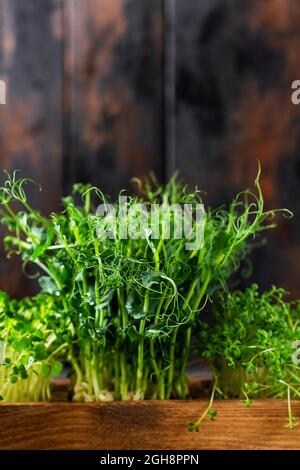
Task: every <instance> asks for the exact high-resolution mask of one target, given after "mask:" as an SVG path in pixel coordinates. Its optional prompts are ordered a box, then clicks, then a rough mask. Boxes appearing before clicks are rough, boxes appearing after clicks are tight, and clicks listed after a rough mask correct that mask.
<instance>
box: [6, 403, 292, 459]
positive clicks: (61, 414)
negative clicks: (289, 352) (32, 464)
mask: <svg viewBox="0 0 300 470" xmlns="http://www.w3.org/2000/svg"><path fill="white" fill-rule="evenodd" d="M206 405H207V402H205V401H197V400H191V401H175V400H174V401H165V402H157V401H156V402H153V401H152V402H151V401H145V402H111V403H102V404H98V403H97V404H96V403H88V404H75V403H37V404H1V405H0V449H34V450H38V449H67V450H73V449H102V450H113V449H123V450H132V449H145V450H147V449H148V450H151V449H152V450H162V449H164V450H173V449H178V450H181V449H183V450H190V449H197V450H201V449H300V426H298V427H297V428H296V429H294V430H289V429H287V428H285V427H284V424H285V423H286V419H287V403H286V401H284V400H258V401H255V402H254V403H253V405H252V407H250V408H247V407H245V405H243V404H242V403H240V402H239V401H237V400H229V401H216V402H215V405H214V409H215V410H216V411H217V412H218V416H217V419H216V421H210V420H206V421H205V423H204V424H203V426H202V428H201V430H200V432H199V433H195V432H194V433H190V432H188V430H187V423H188V421H189V420H195V418H196V417H197V416H199V413H200V412H201V411H203V410H204V409H205V407H206ZM293 413H294V415H296V416H300V401H299V402H297V401H295V402H293Z"/></svg>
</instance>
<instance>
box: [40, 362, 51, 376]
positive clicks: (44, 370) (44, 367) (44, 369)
mask: <svg viewBox="0 0 300 470" xmlns="http://www.w3.org/2000/svg"><path fill="white" fill-rule="evenodd" d="M50 371H51V368H50V367H49V366H48V364H46V363H45V362H42V363H41V367H40V374H41V376H42V377H43V378H46V377H48V376H49V374H50Z"/></svg>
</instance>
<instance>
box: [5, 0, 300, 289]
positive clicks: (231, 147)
mask: <svg viewBox="0 0 300 470" xmlns="http://www.w3.org/2000/svg"><path fill="white" fill-rule="evenodd" d="M299 44H300V2H297V1H295V0H201V1H199V0H0V78H2V79H6V80H7V81H8V104H7V105H6V106H1V107H0V161H1V168H6V169H14V168H18V169H21V170H22V172H23V174H24V175H26V176H31V177H33V178H34V179H36V180H38V181H39V182H41V184H42V185H43V187H44V191H43V193H42V195H41V194H40V193H37V194H33V195H32V196H31V198H32V203H34V204H35V205H36V206H37V207H40V208H41V209H42V210H43V211H44V212H45V213H49V212H50V211H52V210H56V209H58V208H59V201H60V198H61V196H62V195H64V194H66V193H67V192H68V191H69V190H70V188H71V186H72V183H73V182H76V181H83V182H86V181H91V182H92V183H95V184H98V185H100V186H101V188H102V189H103V190H104V191H105V192H106V193H109V194H111V195H112V196H114V195H115V194H116V193H117V191H118V190H119V189H120V188H121V187H123V186H128V184H129V182H130V179H131V177H132V176H143V175H145V174H147V173H148V172H149V170H150V169H152V170H154V171H155V172H156V173H157V175H158V176H159V178H160V179H161V180H162V181H164V180H166V178H167V177H168V175H170V174H171V173H173V172H174V171H175V170H176V169H179V170H180V172H181V176H182V178H183V179H184V180H185V181H186V182H187V183H191V184H193V183H196V184H198V185H199V186H200V187H201V188H203V189H204V190H205V191H207V198H206V201H207V203H209V204H219V203H221V202H224V201H229V200H230V199H231V198H232V197H233V196H234V195H235V193H236V192H237V191H239V190H241V189H243V188H245V187H248V186H249V185H250V184H251V183H252V182H253V180H254V178H255V173H256V170H257V163H256V159H257V158H259V159H260V160H261V163H262V168H263V177H262V184H263V191H264V195H265V198H266V204H267V206H268V207H275V206H276V207H281V206H285V207H289V208H290V209H292V210H293V211H294V213H295V218H294V219H293V220H292V221H285V220H283V221H281V224H280V228H279V229H278V231H277V233H276V234H275V233H274V234H273V235H271V236H270V243H269V245H268V246H267V247H265V248H261V249H259V251H258V252H257V253H256V254H254V256H253V262H254V266H255V267H254V277H255V279H257V280H258V281H259V282H260V283H261V285H262V286H263V287H267V286H269V285H270V284H272V283H276V284H281V285H283V286H284V287H285V288H287V289H288V290H290V291H291V293H292V295H293V296H294V297H295V296H299V295H300V285H299V282H298V279H299V276H300V185H299V180H300V153H299V150H300V107H298V106H294V105H293V104H292V103H291V83H292V81H293V80H296V79H300V53H299V47H300V46H299ZM0 263H1V264H0V288H2V289H7V290H9V291H10V292H11V293H12V294H14V295H18V296H20V295H23V294H24V293H28V292H30V290H31V286H30V284H29V282H27V281H26V280H25V279H24V277H23V276H22V275H21V274H20V273H19V266H18V264H17V262H16V261H12V260H9V261H7V260H6V259H5V258H4V255H3V254H2V255H1V261H0Z"/></svg>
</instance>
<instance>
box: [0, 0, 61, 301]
mask: <svg viewBox="0 0 300 470" xmlns="http://www.w3.org/2000/svg"><path fill="white" fill-rule="evenodd" d="M61 20H62V0H43V1H42V2H41V1H40V0H27V1H26V2H22V1H21V2H20V1H19V0H1V2H0V37H1V41H0V77H1V78H2V79H6V80H7V83H8V96H7V104H6V105H4V106H1V109H0V120H1V122H0V128H1V134H0V169H1V170H2V169H4V168H5V169H7V170H14V169H19V170H21V172H22V173H21V174H22V176H26V177H32V178H33V179H35V180H36V181H38V182H39V183H40V184H41V185H42V186H43V192H42V193H40V192H39V191H37V190H36V191H32V192H31V194H30V197H29V199H30V202H31V203H32V204H33V205H34V206H35V207H36V208H39V209H41V210H42V211H44V212H46V213H49V212H51V211H53V210H56V209H57V208H58V207H59V201H60V197H61V195H62V183H61V177H62V110H63V107H62V93H63V87H62V80H63V74H62V58H63V43H62V30H61ZM1 179H2V175H1ZM1 235H2V232H1ZM3 257H4V255H3V253H1V263H0V288H1V289H5V290H8V291H9V292H10V293H11V294H12V295H18V296H20V295H22V294H24V293H28V290H29V284H28V282H27V281H26V280H24V277H23V276H22V274H21V271H22V270H21V268H20V264H19V263H18V262H17V261H16V262H14V261H8V262H7V261H4V260H3Z"/></svg>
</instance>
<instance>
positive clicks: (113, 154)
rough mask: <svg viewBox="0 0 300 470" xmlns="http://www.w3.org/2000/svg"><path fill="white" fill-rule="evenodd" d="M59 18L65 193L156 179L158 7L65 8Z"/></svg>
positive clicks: (136, 2) (71, 0) (87, 4)
mask: <svg viewBox="0 0 300 470" xmlns="http://www.w3.org/2000/svg"><path fill="white" fill-rule="evenodd" d="M64 18H65V21H64V30H65V32H66V35H65V40H66V43H65V46H66V48H65V51H66V54H65V77H66V83H65V106H66V112H67V114H68V115H69V116H70V125H69V126H67V127H66V129H65V142H66V152H68V156H67V155H66V156H67V160H66V166H65V179H66V181H67V186H68V188H69V187H70V186H71V184H72V183H73V182H75V181H78V180H80V181H83V182H87V181H88V182H91V183H94V184H97V185H99V186H100V187H101V188H102V189H103V190H104V191H105V192H107V193H109V194H116V193H117V192H118V191H119V190H120V189H121V188H122V187H124V186H125V187H128V183H129V181H130V179H131V178H132V177H133V176H143V175H145V174H147V173H148V172H149V171H150V170H154V171H155V172H156V173H158V175H159V176H161V174H162V167H163V155H162V153H163V144H162V139H163V137H162V132H163V80H162V54H163V51H162V0H144V1H143V2H141V1H140V0H114V1H113V2H112V1H111V0H85V1H84V2H83V1H81V0H65V14H64Z"/></svg>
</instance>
